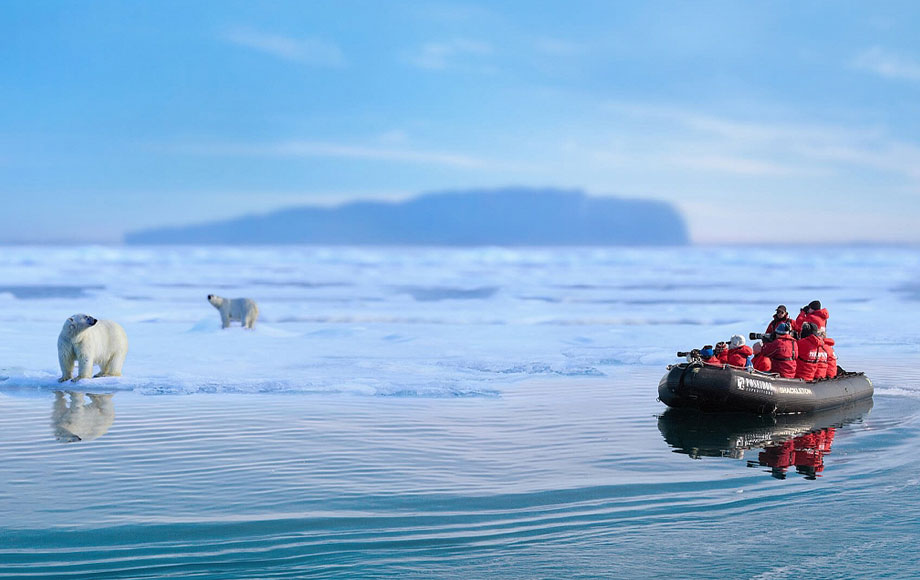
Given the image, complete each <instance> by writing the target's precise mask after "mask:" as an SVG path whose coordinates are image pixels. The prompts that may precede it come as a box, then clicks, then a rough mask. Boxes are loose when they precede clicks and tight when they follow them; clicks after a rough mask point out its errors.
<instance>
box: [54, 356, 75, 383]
mask: <svg viewBox="0 0 920 580" xmlns="http://www.w3.org/2000/svg"><path fill="white" fill-rule="evenodd" d="M58 362H59V363H61V378H59V379H58V382H59V383H63V382H64V381H69V380H70V377H72V376H73V362H74V360H73V351H70V352H68V351H65V350H63V349H60V348H59V349H58Z"/></svg>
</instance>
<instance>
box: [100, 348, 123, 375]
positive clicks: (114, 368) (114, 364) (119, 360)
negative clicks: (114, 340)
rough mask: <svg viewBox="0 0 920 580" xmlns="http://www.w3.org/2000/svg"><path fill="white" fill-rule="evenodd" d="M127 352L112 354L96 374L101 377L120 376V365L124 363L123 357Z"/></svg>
mask: <svg viewBox="0 0 920 580" xmlns="http://www.w3.org/2000/svg"><path fill="white" fill-rule="evenodd" d="M126 356H127V353H115V354H113V355H112V358H110V359H109V360H108V361H106V365H105V368H103V369H102V372H100V373H99V374H98V375H96V376H103V377H120V376H121V366H122V365H123V364H125V357H126Z"/></svg>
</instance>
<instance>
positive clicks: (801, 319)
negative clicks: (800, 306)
mask: <svg viewBox="0 0 920 580" xmlns="http://www.w3.org/2000/svg"><path fill="white" fill-rule="evenodd" d="M828 318H830V314H828V313H827V308H822V309H821V310H813V311H812V312H811V314H805V311H804V310H802V311H801V312H799V315H798V316H797V317H796V319H795V322H794V323H793V327H795V331H796V332H801V331H802V324H804V323H806V322H811V323H812V324H814V325H815V326H817V327H818V330H822V329H826V328H827V319H828Z"/></svg>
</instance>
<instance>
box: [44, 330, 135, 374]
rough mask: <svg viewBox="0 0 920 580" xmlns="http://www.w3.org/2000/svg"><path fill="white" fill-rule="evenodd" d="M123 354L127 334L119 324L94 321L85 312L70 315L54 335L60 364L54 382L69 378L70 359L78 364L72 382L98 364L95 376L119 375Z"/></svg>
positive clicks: (91, 372)
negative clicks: (57, 333) (55, 335)
mask: <svg viewBox="0 0 920 580" xmlns="http://www.w3.org/2000/svg"><path fill="white" fill-rule="evenodd" d="M126 356H128V335H126V334H125V329H124V328H122V327H121V325H120V324H118V323H117V322H113V321H111V320H96V319H95V318H93V317H92V316H89V315H88V314H74V315H73V316H71V317H70V318H68V319H67V320H66V321H65V322H64V328H62V329H61V334H60V335H59V336H58V360H59V361H60V363H61V378H59V379H58V382H60V383H63V382H64V381H66V380H69V379H70V377H71V375H72V374H73V363H74V361H76V362H77V364H78V365H79V371H78V372H77V376H76V377H75V378H74V379H73V380H74V382H76V381H79V380H80V379H88V378H90V377H91V376H93V365H98V366H99V374H97V375H96V376H97V377H120V376H121V366H122V365H123V364H124V363H125V357H126Z"/></svg>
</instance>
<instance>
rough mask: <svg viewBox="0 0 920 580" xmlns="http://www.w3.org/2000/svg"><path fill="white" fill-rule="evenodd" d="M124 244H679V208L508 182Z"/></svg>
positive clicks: (131, 238)
mask: <svg viewBox="0 0 920 580" xmlns="http://www.w3.org/2000/svg"><path fill="white" fill-rule="evenodd" d="M125 241H126V242H127V243H129V244H331V245H346V244H355V245H370V244H374V245H449V246H479V245H506V246H550V245H682V244H686V243H688V235H687V228H686V225H685V224H684V220H683V218H682V217H681V215H680V213H679V212H678V211H677V210H676V209H675V208H674V207H672V206H671V205H669V204H667V203H664V202H660V201H644V200H634V199H618V198H611V197H592V196H588V195H585V194H584V193H581V192H579V191H562V190H555V189H524V188H510V189H500V190H494V191H470V192H448V193H437V194H427V195H422V196H420V197H417V198H415V199H412V200H409V201H405V202H400V203H388V202H376V201H362V202H354V203H348V204H346V205H342V206H339V207H335V208H323V207H296V208H290V209H284V210H280V211H276V212H274V213H270V214H266V215H253V216H244V217H240V218H236V219H231V220H226V221H219V222H212V223H206V224H200V225H194V226H187V227H168V228H158V229H150V230H143V231H138V232H133V233H129V234H127V235H126V236H125Z"/></svg>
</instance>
